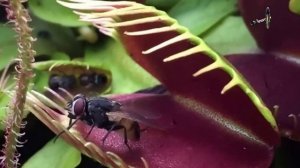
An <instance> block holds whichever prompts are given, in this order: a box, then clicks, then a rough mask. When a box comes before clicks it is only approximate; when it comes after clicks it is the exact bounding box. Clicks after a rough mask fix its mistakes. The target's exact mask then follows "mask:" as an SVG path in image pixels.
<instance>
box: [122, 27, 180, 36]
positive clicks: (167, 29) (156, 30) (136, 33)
mask: <svg viewBox="0 0 300 168" xmlns="http://www.w3.org/2000/svg"><path fill="white" fill-rule="evenodd" d="M171 31H176V27H175V26H165V27H159V28H153V29H147V30H141V31H131V32H128V31H125V32H124V34H125V35H128V36H143V35H149V34H157V33H163V32H171Z"/></svg>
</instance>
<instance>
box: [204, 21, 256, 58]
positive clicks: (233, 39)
mask: <svg viewBox="0 0 300 168" xmlns="http://www.w3.org/2000/svg"><path fill="white" fill-rule="evenodd" d="M203 39H204V41H205V42H206V43H207V44H208V45H209V46H211V48H212V49H213V50H215V51H217V52H219V53H220V54H221V55H227V54H233V53H251V52H255V51H257V50H258V47H257V45H256V42H255V40H254V38H253V37H252V36H251V34H250V32H249V31H248V29H247V27H246V26H245V23H244V22H243V20H242V18H241V17H238V16H230V17H227V18H226V19H225V20H223V21H222V22H221V23H220V24H219V25H217V26H216V27H214V29H211V30H210V31H209V32H208V33H206V34H205V35H204V36H203Z"/></svg>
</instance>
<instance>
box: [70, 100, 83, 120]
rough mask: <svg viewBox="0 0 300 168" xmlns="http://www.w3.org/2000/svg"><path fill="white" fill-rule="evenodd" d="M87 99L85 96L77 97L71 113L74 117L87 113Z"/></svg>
mask: <svg viewBox="0 0 300 168" xmlns="http://www.w3.org/2000/svg"><path fill="white" fill-rule="evenodd" d="M85 105H86V99H85V97H84V96H83V95H76V96H75V97H74V100H73V102H72V109H71V113H72V114H73V116H75V117H77V116H81V115H82V114H83V113H84V111H85Z"/></svg>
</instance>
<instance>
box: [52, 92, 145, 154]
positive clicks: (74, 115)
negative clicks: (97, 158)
mask: <svg viewBox="0 0 300 168" xmlns="http://www.w3.org/2000/svg"><path fill="white" fill-rule="evenodd" d="M67 108H68V117H69V118H70V120H69V125H68V127H67V130H69V129H70V128H71V127H72V126H73V125H74V124H75V123H76V122H77V121H79V120H81V121H83V122H84V123H86V124H87V125H89V126H91V128H90V130H89V131H88V133H87V135H86V137H85V139H86V138H87V137H88V136H89V135H90V133H91V132H92V130H93V129H94V127H97V128H103V129H106V130H107V133H106V135H105V136H104V137H103V138H102V143H103V144H104V142H105V140H106V138H107V137H108V136H109V134H110V133H111V132H112V131H116V130H121V129H123V132H124V144H125V145H126V146H127V148H128V149H130V147H129V145H128V139H131V140H136V141H138V140H139V139H140V125H139V123H138V122H137V121H136V120H139V117H136V116H135V115H133V114H130V113H127V112H125V111H122V104H121V103H119V102H117V101H114V100H111V99H109V98H106V97H93V98H90V99H88V98H86V97H85V96H84V95H82V94H78V95H76V96H75V97H74V98H73V100H72V101H70V102H69V103H68V106H67ZM140 118H141V117H140ZM63 132H64V131H62V132H60V133H59V134H58V135H57V136H56V138H55V140H56V139H57V138H58V137H59V136H60V135H61V134H62V133H63Z"/></svg>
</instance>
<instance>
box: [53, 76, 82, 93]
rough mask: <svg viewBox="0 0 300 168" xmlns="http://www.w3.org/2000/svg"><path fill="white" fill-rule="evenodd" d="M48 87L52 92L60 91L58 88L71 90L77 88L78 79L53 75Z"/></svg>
mask: <svg viewBox="0 0 300 168" xmlns="http://www.w3.org/2000/svg"><path fill="white" fill-rule="evenodd" d="M48 85H49V87H50V88H51V89H52V90H58V88H64V89H67V90H70V89H74V88H75V86H76V78H75V76H73V75H62V76H60V75H51V76H50V78H49V81H48Z"/></svg>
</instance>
